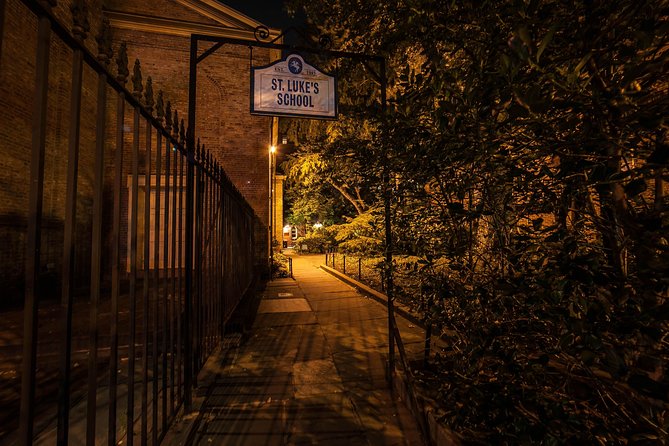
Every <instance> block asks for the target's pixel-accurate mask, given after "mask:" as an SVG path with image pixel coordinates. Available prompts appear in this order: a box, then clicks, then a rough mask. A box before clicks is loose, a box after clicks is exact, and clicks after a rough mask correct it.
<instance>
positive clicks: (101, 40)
mask: <svg viewBox="0 0 669 446" xmlns="http://www.w3.org/2000/svg"><path fill="white" fill-rule="evenodd" d="M95 41H96V42H97V43H98V60H99V61H100V62H101V63H102V64H103V65H104V66H105V67H109V62H111V58H112V56H113V55H114V50H113V49H112V35H111V26H110V25H109V19H108V18H107V17H103V18H102V25H101V26H100V33H99V34H98V35H97V37H95Z"/></svg>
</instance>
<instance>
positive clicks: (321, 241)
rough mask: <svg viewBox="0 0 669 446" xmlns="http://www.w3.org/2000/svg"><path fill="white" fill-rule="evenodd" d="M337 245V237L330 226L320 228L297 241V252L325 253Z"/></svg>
mask: <svg viewBox="0 0 669 446" xmlns="http://www.w3.org/2000/svg"><path fill="white" fill-rule="evenodd" d="M334 246H335V239H334V235H333V234H332V231H331V230H330V229H329V228H326V227H324V228H320V229H317V230H315V231H313V232H310V233H309V234H307V235H305V236H304V237H300V238H298V239H297V240H296V241H295V249H296V250H297V252H304V253H324V252H325V251H327V250H330V249H332V248H333V247H334Z"/></svg>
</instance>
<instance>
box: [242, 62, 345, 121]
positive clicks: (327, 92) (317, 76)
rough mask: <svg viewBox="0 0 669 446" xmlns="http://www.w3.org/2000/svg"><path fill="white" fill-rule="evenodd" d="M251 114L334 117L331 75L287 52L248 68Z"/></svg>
mask: <svg viewBox="0 0 669 446" xmlns="http://www.w3.org/2000/svg"><path fill="white" fill-rule="evenodd" d="M251 114H254V115H266V116H293V117H298V118H316V119H337V83H336V78H335V77H334V76H330V75H328V74H325V73H323V72H322V71H320V70H319V69H318V68H316V67H314V66H312V65H309V64H308V63H306V62H305V61H304V59H303V58H302V57H301V56H300V55H298V54H291V55H289V56H288V57H286V58H285V59H283V60H279V61H277V62H274V63H272V64H270V65H267V66H264V67H253V68H252V69H251Z"/></svg>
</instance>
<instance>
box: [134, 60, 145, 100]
mask: <svg viewBox="0 0 669 446" xmlns="http://www.w3.org/2000/svg"><path fill="white" fill-rule="evenodd" d="M143 89H144V87H142V69H141V67H140V64H139V59H135V66H134V67H133V69H132V95H133V96H134V97H135V98H136V99H137V100H138V101H140V100H141V99H142V90H143Z"/></svg>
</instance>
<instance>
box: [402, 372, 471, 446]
mask: <svg viewBox="0 0 669 446" xmlns="http://www.w3.org/2000/svg"><path fill="white" fill-rule="evenodd" d="M408 385H409V384H408V382H407V377H406V375H405V374H404V373H403V372H402V371H400V370H395V379H393V392H395V394H396V395H397V396H398V397H399V398H400V400H402V402H403V403H404V405H405V406H406V408H407V409H409V411H410V412H412V413H413V412H414V409H413V407H412V406H413V405H412V404H411V403H410V401H411V400H410V398H409V391H408V389H407V386H408ZM416 396H417V400H418V406H419V407H418V408H417V410H418V411H419V413H418V414H415V413H414V416H415V417H417V416H421V417H422V418H423V420H425V423H426V424H427V430H428V431H429V432H428V433H429V435H430V439H429V440H430V441H429V444H430V445H432V446H461V445H462V441H461V439H460V437H459V436H458V434H457V433H455V432H453V431H452V430H451V429H449V428H448V427H447V426H444V425H443V424H441V423H439V422H438V421H437V417H438V409H437V408H436V407H435V405H434V404H431V403H430V402H429V400H426V399H425V398H424V397H423V396H422V395H420V394H418V395H416Z"/></svg>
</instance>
